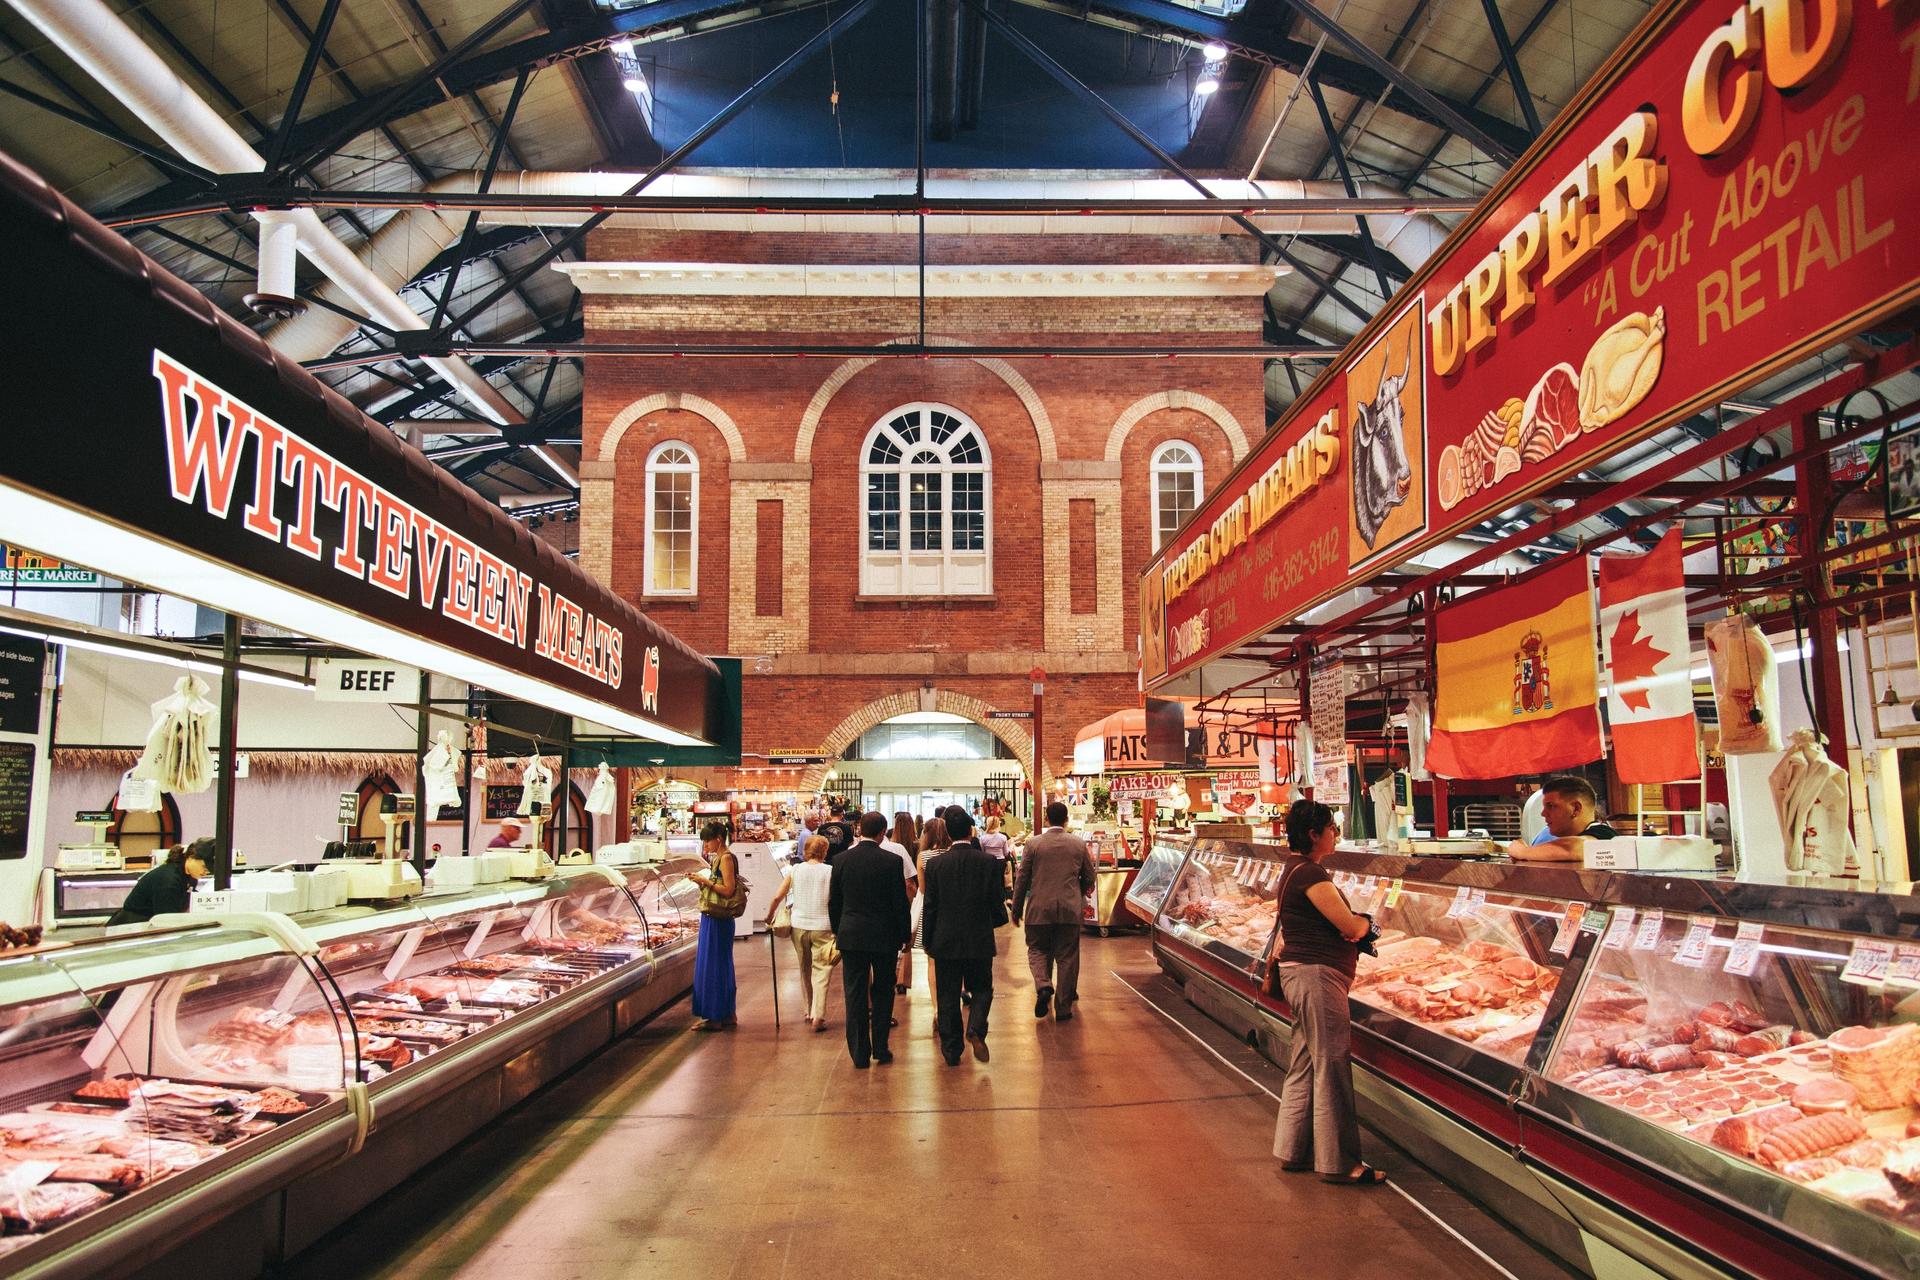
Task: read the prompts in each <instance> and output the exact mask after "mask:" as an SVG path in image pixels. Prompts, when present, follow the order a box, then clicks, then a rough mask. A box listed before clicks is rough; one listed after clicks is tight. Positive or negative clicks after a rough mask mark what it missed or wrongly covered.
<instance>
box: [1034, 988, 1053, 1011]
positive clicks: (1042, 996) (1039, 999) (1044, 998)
mask: <svg viewBox="0 0 1920 1280" xmlns="http://www.w3.org/2000/svg"><path fill="white" fill-rule="evenodd" d="M1052 1003H1053V988H1052V987H1042V988H1040V990H1039V991H1038V992H1037V993H1036V994H1035V995H1034V997H1033V1016H1034V1017H1036V1018H1044V1017H1046V1016H1047V1007H1048V1006H1049V1005H1051V1004H1052Z"/></svg>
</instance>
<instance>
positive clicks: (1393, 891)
mask: <svg viewBox="0 0 1920 1280" xmlns="http://www.w3.org/2000/svg"><path fill="white" fill-rule="evenodd" d="M1401 887H1402V885H1401V882H1400V881H1398V880H1395V881H1394V882H1393V883H1392V884H1390V885H1388V886H1387V901H1386V903H1385V905H1386V907H1387V909H1388V910H1392V909H1393V908H1394V907H1397V906H1399V905H1400V890H1401Z"/></svg>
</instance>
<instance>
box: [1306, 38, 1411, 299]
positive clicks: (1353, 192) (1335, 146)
mask: <svg viewBox="0 0 1920 1280" xmlns="http://www.w3.org/2000/svg"><path fill="white" fill-rule="evenodd" d="M1307 93H1308V95H1309V96H1310V97H1311V98H1312V99H1313V109H1314V111H1315V112H1316V113H1317V114H1318V115H1319V117H1320V128H1321V129H1322V130H1323V131H1325V133H1326V135H1327V146H1328V147H1329V148H1330V149H1331V150H1332V151H1333V161H1334V164H1335V165H1336V166H1337V167H1338V168H1339V170H1340V185H1341V186H1343V187H1345V188H1346V189H1347V194H1348V195H1349V196H1358V195H1359V194H1360V189H1359V188H1358V187H1356V186H1354V184H1353V171H1352V170H1351V169H1349V168H1347V149H1346V147H1344V146H1342V145H1341V142H1340V135H1339V134H1337V133H1335V132H1334V128H1333V113H1332V112H1330V111H1328V110H1327V95H1326V94H1324V93H1322V92H1321V91H1320V82H1319V81H1318V80H1316V79H1314V78H1313V77H1312V76H1311V75H1309V76H1308V77H1307ZM1357 221H1358V222H1359V224H1360V243H1361V246H1362V247H1363V248H1364V249H1365V251H1366V257H1367V261H1368V262H1369V263H1371V264H1372V266H1373V274H1374V277H1375V278H1376V279H1377V280H1379V282H1380V296H1381V297H1382V298H1391V297H1392V296H1393V285H1392V284H1390V283H1389V282H1388V280H1387V269H1386V267H1385V266H1383V265H1382V264H1381V261H1380V246H1378V245H1376V244H1375V243H1374V242H1373V231H1372V230H1371V229H1370V228H1369V227H1368V226H1367V220H1366V219H1365V218H1360V219H1357Z"/></svg>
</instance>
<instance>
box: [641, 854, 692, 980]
mask: <svg viewBox="0 0 1920 1280" xmlns="http://www.w3.org/2000/svg"><path fill="white" fill-rule="evenodd" d="M705 865H706V864H705V863H703V862H701V861H700V859H699V858H684V857H681V858H672V859H669V860H668V861H666V862H664V863H659V864H655V865H649V866H639V867H627V868H625V871H626V876H627V890H628V892H630V893H632V894H633V900H634V901H635V902H636V903H637V904H638V905H639V908H640V913H641V916H642V918H644V919H645V921H646V924H647V936H648V938H649V939H650V941H651V943H652V946H653V953H654V957H655V959H656V960H659V959H664V958H665V957H666V956H668V955H669V954H675V953H677V952H679V951H683V950H686V949H688V948H691V947H692V946H693V944H694V942H695V940H696V939H697V938H698V937H699V936H700V886H699V885H696V884H694V883H693V881H691V880H689V879H687V876H688V874H689V873H690V872H694V871H700V870H704V869H705Z"/></svg>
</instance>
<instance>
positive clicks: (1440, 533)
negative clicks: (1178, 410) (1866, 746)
mask: <svg viewBox="0 0 1920 1280" xmlns="http://www.w3.org/2000/svg"><path fill="white" fill-rule="evenodd" d="M1917 100H1920V6H1916V5H1912V4H1907V3H1880V2H1878V0H1745V2H1744V3H1743V2H1741V0H1696V2H1694V3H1681V2H1679V0H1666V2H1664V3H1662V4H1660V5H1659V6H1658V8H1657V9H1656V10H1655V11H1654V12H1653V13H1652V14H1650V15H1649V17H1648V18H1647V20H1646V21H1645V22H1644V23H1643V24H1642V25H1641V27H1640V28H1639V30H1637V31H1636V32H1635V33H1634V34H1633V35H1632V36H1631V37H1629V39H1628V40H1627V42H1626V43H1625V44H1624V45H1623V46H1622V48H1621V49H1620V51H1619V52H1618V53H1617V54H1616V55H1615V56H1614V58H1613V59H1612V60H1611V61H1610V62H1609V63H1608V64H1607V65H1606V66H1605V67H1603V68H1602V69H1601V71H1600V72H1599V73H1598V74H1597V75H1596V76H1595V78H1594V80H1593V82H1592V83H1591V84H1589V85H1588V86H1587V88H1586V89H1584V90H1583V91H1582V92H1581V94H1580V96H1579V97H1578V98H1577V99H1576V100H1575V101H1574V102H1572V103H1570V104H1569V105H1568V107H1567V108H1566V110H1565V111H1563V112H1562V113H1561V115H1560V117H1559V119H1557V120H1556V121H1555V123H1554V125H1553V127H1552V128H1551V129H1549V130H1548V132H1547V133H1546V134H1545V135H1544V136H1543V137H1542V138H1541V140H1540V141H1539V142H1538V143H1536V144H1535V145H1534V147H1533V148H1532V149H1531V150H1530V151H1529V152H1528V153H1527V155H1526V156H1525V157H1523V158H1522V160H1521V162H1520V164H1519V165H1517V166H1516V167H1515V168H1514V170H1513V171H1512V172H1510V173H1509V174H1508V175H1507V177H1506V178H1505V179H1504V180H1503V181H1502V182H1501V183H1500V185H1499V186H1498V187H1497V188H1496V189H1495V190H1494V191H1493V192H1492V193H1491V194H1490V195H1489V196H1488V198H1487V199H1486V200H1485V201H1484V202H1483V203H1482V204H1481V206H1480V208H1479V209H1478V210H1476V212H1475V213H1474V215H1473V216H1472V217H1471V218H1470V219H1469V220H1468V221H1467V222H1466V224H1464V225H1463V226H1462V227H1461V228H1459V229H1458V230H1457V231H1456V232H1455V233H1454V234H1453V236H1451V237H1450V238H1449V239H1448V241H1447V242H1446V244H1445V245H1443V246H1442V248H1441V249H1440V251H1439V252H1438V253H1436V254H1435V255H1434V257H1433V258H1432V260H1430V261H1429V262H1428V263H1427V264H1426V265H1425V266H1424V267H1423V268H1422V270H1421V271H1420V272H1419V273H1418V274H1417V275H1416V276H1415V278H1414V279H1413V280H1412V281H1411V282H1409V283H1408V285H1407V286H1406V287H1405V288H1403V289H1402V290H1401V291H1400V293H1399V294H1398V295H1397V296H1396V297H1395V298H1394V299H1393V301H1392V302H1391V303H1390V304H1389V305H1388V307H1387V308H1386V309H1385V310H1384V311H1383V312H1382V313H1381V315H1380V317H1379V318H1378V319H1376V320H1375V321H1374V322H1373V323H1372V324H1371V325H1369V326H1368V327H1367V329H1366V330H1365V331H1364V332H1362V333H1361V334H1360V336H1359V337H1358V338H1356V339H1355V340H1354V342H1353V344H1352V346H1351V347H1349V349H1348V351H1347V353H1346V354H1345V356H1343V358H1342V359H1340V360H1339V361H1336V362H1335V363H1334V365H1333V366H1332V367H1330V368H1329V369H1328V370H1327V371H1326V372H1325V373H1324V374H1322V375H1321V377H1320V378H1319V379H1318V380H1316V382H1315V383H1314V384H1313V386H1311V387H1310V388H1308V390H1307V391H1306V393H1305V394H1303V395H1302V396H1301V397H1300V399H1299V401H1298V402H1297V403H1296V404H1295V405H1294V406H1293V408H1292V410H1291V411H1290V412H1289V413H1288V415H1287V417H1286V419H1285V420H1283V421H1282V422H1281V423H1280V424H1279V425H1278V426H1277V427H1276V428H1275V430H1274V431H1273V432H1271V433H1270V434H1269V435H1268V437H1267V439H1266V440H1265V441H1264V442H1263V444H1262V446H1261V447H1260V448H1259V449H1257V450H1255V451H1254V453H1253V454H1252V455H1250V456H1249V457H1248V459H1247V460H1246V461H1245V462H1244V463H1243V464H1242V465H1241V467H1240V468H1239V469H1238V470H1236V472H1235V473H1234V474H1233V475H1232V476H1231V477H1229V478H1228V480H1227V481H1226V483H1225V484H1224V485H1222V486H1221V488H1220V489H1219V490H1218V491H1216V492H1215V494H1214V495H1213V496H1212V498H1210V499H1209V500H1208V501H1207V502H1206V503H1205V504H1204V505H1203V506H1202V507H1201V509H1200V510H1199V511H1198V512H1197V513H1196V514H1195V516H1194V518H1193V519H1192V520H1191V521H1190V522H1189V524H1188V525H1187V526H1186V527H1185V528H1184V529H1183V530H1181V532H1180V533H1179V534H1178V535H1177V536H1176V537H1175V538H1174V539H1173V540H1172V541H1171V542H1170V543H1169V544H1168V546H1167V548H1166V550H1165V551H1164V552H1163V554H1162V555H1161V556H1160V558H1159V559H1157V560H1156V561H1155V562H1154V563H1153V564H1151V565H1149V566H1148V569H1147V571H1146V581H1144V582H1143V583H1142V586H1141V622H1142V630H1143V635H1142V645H1141V648H1142V665H1143V668H1144V678H1145V681H1146V683H1147V684H1148V686H1149V687H1152V686H1154V685H1156V684H1158V683H1160V682H1162V681H1164V680H1165V679H1167V678H1168V677H1169V676H1170V675H1174V674H1178V673H1179V672H1181V671H1183V670H1185V669H1187V668H1190V667H1192V666H1194V665H1195V664H1197V663H1200V662H1203V661H1205V660H1206V659H1208V658H1211V657H1214V656H1216V655H1218V654H1220V653H1223V652H1225V651H1227V650H1230V649H1232V648H1234V647H1236V646H1237V645H1239V644H1241V643H1242V642H1244V641H1245V640H1247V639H1248V638H1249V637H1252V636H1255V635H1258V634H1260V633H1261V632H1263V631H1265V630H1267V629H1269V628H1271V627H1272V626H1274V625H1276V624H1278V623H1281V622H1285V621H1287V620H1290V619H1292V618H1296V617H1298V616H1299V615H1300V614H1301V613H1302V612H1303V611H1305V610H1307V609H1309V608H1311V607H1313V606H1314V605H1315V604H1317V603H1319V602H1321V601H1323V600H1325V599H1327V598H1329V597H1331V596H1332V595H1334V594H1336V593H1337V592H1339V591H1341V590H1344V589H1346V588H1347V587H1349V586H1351V585H1353V583H1354V582H1355V581H1357V580H1360V579H1364V578H1366V577H1368V576H1370V575H1371V574H1373V573H1375V572H1378V571H1379V570H1381V569H1382V568H1384V567H1386V566H1388V565H1391V564H1394V563H1397V562H1399V561H1401V560H1404V559H1405V558H1407V557H1408V556H1409V555H1411V554H1413V553H1415V552H1417V551H1419V550H1421V549H1423V548H1425V547H1427V546H1431V545H1433V544H1434V543H1436V542H1439V541H1440V540H1442V539H1444V538H1446V537H1449V536H1451V535H1452V534H1453V533H1455V532H1457V531H1459V530H1460V529H1462V528H1465V527H1468V526H1470V525H1472V524H1473V523H1475V522H1477V521H1479V520H1481V519H1483V518H1485V517H1486V516H1487V515H1489V514H1490V513H1493V512H1497V511H1500V510H1504V509H1506V508H1509V507H1511V506H1513V505H1514V504H1515V503H1516V502H1517V501H1519V500H1520V499H1522V498H1524V497H1526V496H1528V495H1530V494H1533V493H1537V492H1539V491H1541V490H1543V489H1545V488H1547V487H1548V486H1549V485H1551V484H1552V483H1553V482H1554V481H1555V480H1557V479H1559V478H1560V477H1562V476H1565V475H1567V474H1569V473H1571V472H1573V471H1576V470H1578V469H1579V468H1580V467H1582V466H1583V465H1586V464H1587V463H1588V462H1590V461H1591V460H1592V459H1593V458H1595V457H1596V456H1598V455H1600V454H1603V453H1606V452H1609V451H1611V450H1614V449H1618V448H1620V447H1622V446H1623V445H1625V444H1627V443H1630V442H1632V441H1633V440H1635V439H1638V438H1640V437H1643V436H1645V435H1647V434H1648V433H1650V432H1652V431H1654V430H1657V429H1658V428H1660V427H1662V426H1664V425H1667V424H1669V423H1671V422H1674V421H1676V420H1677V419H1679V418H1682V417H1684V416H1686V415H1688V414H1690V413H1693V412H1696V411H1697V410H1699V409H1701V408H1703V407H1705V406H1707V405H1710V404H1713V403H1715V402H1716V401H1718V400H1720V399H1723V398H1725V397H1726V396H1728V395H1730V394H1733V393H1735V392H1737V391H1738V390H1740V389H1741V388H1743V387H1746V386H1748V385H1751V384H1752V383H1754V382H1756V381H1759V380H1760V379H1762V378H1764V377H1765V376H1767V375H1768V374H1769V373H1771V372H1772V371H1774V370H1776V369H1778V368H1780V367H1782V366H1784V365H1786V364H1789V363H1791V362H1793V361H1795V360H1799V359H1802V358H1804V357H1805V356H1806V355H1808V354H1809V353H1811V352H1814V351H1817V350H1819V349H1820V348H1822V347H1823V346H1826V345H1829V344H1831V343H1832V342H1834V341H1836V340H1837V339H1838V338H1839V337H1842V336H1844V335H1846V334H1848V333H1851V332H1857V331H1858V330H1860V329H1862V328H1864V327H1866V326H1868V325H1871V324H1873V323H1874V322H1875V321H1876V320H1878V319H1880V318H1882V317H1885V316H1887V315H1889V314H1891V313H1892V312H1894V311H1896V310H1898V309H1899V308H1901V307H1904V306H1907V305H1909V304H1911V303H1912V302H1913V301H1914V300H1915V298H1916V297H1920V236H1916V235H1915V234H1914V228H1912V227H1909V226H1906V225H1904V224H1905V222H1906V221H1907V220H1910V219H1911V218H1912V217H1913V216H1914V214H1913V212H1912V211H1913V210H1914V209H1915V208H1920V165H1914V164H1909V163H1903V162H1901V160H1900V159H1899V158H1898V157H1899V156H1900V155H1902V154H1904V149H1905V148H1906V147H1907V145H1908V143H1909V141H1910V140H1911V139H1912V138H1913V137H1915V136H1917V135H1920V106H1917V105H1916V103H1917Z"/></svg>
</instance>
